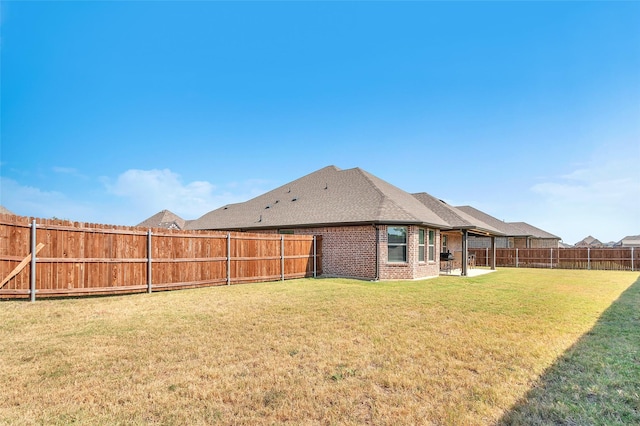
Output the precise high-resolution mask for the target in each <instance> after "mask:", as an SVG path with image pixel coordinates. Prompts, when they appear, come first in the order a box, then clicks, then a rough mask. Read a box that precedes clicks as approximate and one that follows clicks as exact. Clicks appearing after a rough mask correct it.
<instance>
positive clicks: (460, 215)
mask: <svg viewBox="0 0 640 426" xmlns="http://www.w3.org/2000/svg"><path fill="white" fill-rule="evenodd" d="M413 196H414V197H415V198H417V199H418V201H420V202H421V203H422V204H424V205H425V206H426V207H427V208H428V209H429V210H431V211H433V212H434V213H435V214H437V215H438V216H440V217H441V218H442V219H443V220H444V221H446V222H447V223H448V224H449V225H450V226H451V227H452V228H454V229H466V230H469V231H470V232H475V233H480V234H483V235H494V236H495V235H504V234H503V232H501V231H500V230H498V229H496V228H494V227H493V226H491V225H489V224H487V223H484V222H483V221H481V220H480V219H477V218H475V217H473V216H471V215H469V214H467V213H465V212H463V211H462V210H460V209H457V208H456V207H453V206H450V205H449V204H447V203H445V202H444V201H442V200H440V199H438V198H436V197H434V196H433V195H430V194H427V193H426V192H419V193H417V194H413Z"/></svg>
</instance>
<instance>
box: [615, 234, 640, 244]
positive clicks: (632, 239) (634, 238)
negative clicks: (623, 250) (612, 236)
mask: <svg viewBox="0 0 640 426" xmlns="http://www.w3.org/2000/svg"><path fill="white" fill-rule="evenodd" d="M615 247H640V235H628V236H626V237H624V238H623V239H621V240H620V241H618V242H617V243H616V244H615Z"/></svg>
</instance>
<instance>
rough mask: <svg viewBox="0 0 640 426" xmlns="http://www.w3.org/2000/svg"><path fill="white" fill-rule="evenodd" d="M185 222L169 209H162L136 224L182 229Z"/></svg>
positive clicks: (147, 226)
mask: <svg viewBox="0 0 640 426" xmlns="http://www.w3.org/2000/svg"><path fill="white" fill-rule="evenodd" d="M187 222H190V221H186V220H184V219H183V218H181V217H180V216H178V215H176V214H175V213H172V212H170V211H169V210H162V211H160V212H158V213H156V214H154V215H153V216H151V217H150V218H148V219H146V220H145V221H143V222H140V223H139V224H137V225H136V226H139V227H143V228H167V229H184V228H185V225H186V223H187Z"/></svg>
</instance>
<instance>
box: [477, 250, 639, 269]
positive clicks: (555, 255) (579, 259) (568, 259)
mask: <svg viewBox="0 0 640 426" xmlns="http://www.w3.org/2000/svg"><path fill="white" fill-rule="evenodd" d="M469 253H470V254H473V255H475V262H476V266H489V265H490V264H491V256H492V253H491V249H488V248H487V249H485V248H479V249H469ZM496 266H498V267H501V266H502V267H514V268H558V269H600V270H611V271H638V270H640V248H639V247H614V248H535V249H517V248H501V249H496Z"/></svg>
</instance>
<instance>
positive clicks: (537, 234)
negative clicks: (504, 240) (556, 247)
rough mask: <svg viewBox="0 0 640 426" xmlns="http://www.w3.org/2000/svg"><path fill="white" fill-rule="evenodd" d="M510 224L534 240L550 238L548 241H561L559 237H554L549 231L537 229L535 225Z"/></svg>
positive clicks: (524, 223) (523, 223)
mask: <svg viewBox="0 0 640 426" xmlns="http://www.w3.org/2000/svg"><path fill="white" fill-rule="evenodd" d="M508 224H509V225H510V226H512V227H514V228H516V229H518V230H520V232H521V233H522V234H525V235H528V236H531V237H533V238H548V239H558V240H559V239H560V237H558V236H557V235H553V234H551V233H549V232H547V231H544V230H542V229H540V228H536V227H535V226H533V225H529V224H528V223H526V222H508Z"/></svg>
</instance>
